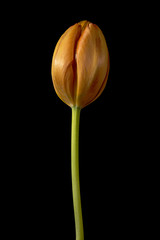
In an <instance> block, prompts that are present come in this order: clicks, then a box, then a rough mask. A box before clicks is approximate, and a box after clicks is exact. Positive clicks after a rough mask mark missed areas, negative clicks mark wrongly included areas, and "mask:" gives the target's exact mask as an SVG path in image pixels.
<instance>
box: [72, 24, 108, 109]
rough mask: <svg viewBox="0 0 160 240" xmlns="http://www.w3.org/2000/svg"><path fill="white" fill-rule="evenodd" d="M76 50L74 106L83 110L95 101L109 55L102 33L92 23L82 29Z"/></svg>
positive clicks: (104, 75)
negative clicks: (75, 94) (75, 93)
mask: <svg viewBox="0 0 160 240" xmlns="http://www.w3.org/2000/svg"><path fill="white" fill-rule="evenodd" d="M76 49H77V50H76V61H77V98H76V105H77V106H80V107H81V108H83V107H84V106H86V105H88V104H89V103H90V102H92V101H94V100H95V99H96V96H98V93H99V92H100V89H101V88H102V86H103V85H104V84H103V83H104V80H105V79H106V73H107V71H108V70H107V69H108V67H109V53H108V48H107V45H106V41H105V38H104V36H103V33H102V32H101V30H100V29H99V28H98V26H96V25H94V24H92V23H89V24H88V25H87V26H86V28H85V29H84V31H83V33H82V35H81V37H80V39H79V41H78V44H77V48H76Z"/></svg>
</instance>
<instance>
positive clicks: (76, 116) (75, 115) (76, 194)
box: [71, 107, 84, 240]
mask: <svg viewBox="0 0 160 240" xmlns="http://www.w3.org/2000/svg"><path fill="white" fill-rule="evenodd" d="M79 120H80V108H78V107H72V132H71V172H72V194H73V207H74V218H75V230H76V240H84V231H83V219H82V207H81V195H80V184H79Z"/></svg>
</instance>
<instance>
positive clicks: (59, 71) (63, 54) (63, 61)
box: [51, 24, 81, 106]
mask: <svg viewBox="0 0 160 240" xmlns="http://www.w3.org/2000/svg"><path fill="white" fill-rule="evenodd" d="M80 33H81V27H80V26H79V25H78V24H75V25H73V26H72V27H70V28H69V29H68V30H67V31H66V32H65V33H64V34H63V35H62V36H61V38H60V39H59V41H58V43H57V45H56V48H55V51H54V54H53V59H52V70H51V71H52V80H53V84H54V88H55V90H56V93H57V95H58V96H59V97H60V98H61V100H62V101H64V102H65V103H66V104H68V105H69V106H72V105H73V101H74V99H73V98H74V94H73V91H74V80H75V72H74V69H73V68H74V64H75V63H74V61H75V47H76V44H77V40H78V38H79V36H80Z"/></svg>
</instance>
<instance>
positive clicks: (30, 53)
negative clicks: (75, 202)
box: [4, 2, 146, 240]
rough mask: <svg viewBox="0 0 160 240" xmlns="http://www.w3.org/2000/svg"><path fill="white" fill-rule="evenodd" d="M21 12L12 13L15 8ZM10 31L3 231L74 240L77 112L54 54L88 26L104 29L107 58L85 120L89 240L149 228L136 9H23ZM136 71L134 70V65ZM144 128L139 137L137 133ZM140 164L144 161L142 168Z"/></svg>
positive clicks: (58, 6) (82, 180)
mask: <svg viewBox="0 0 160 240" xmlns="http://www.w3.org/2000/svg"><path fill="white" fill-rule="evenodd" d="M14 7H15V6H14ZM16 7H17V11H16V12H14V13H12V14H13V15H12V17H11V18H10V22H9V23H8V24H9V25H8V27H9V28H8V29H9V30H8V34H9V37H8V39H9V43H8V48H9V49H10V50H11V52H9V53H8V55H7V56H8V59H9V61H8V65H9V70H10V71H7V72H6V75H7V76H8V79H9V80H8V82H7V84H8V86H9V87H8V90H7V92H6V93H5V96H6V100H7V101H8V108H7V110H6V112H7V116H8V117H7V122H6V124H7V128H6V129H7V130H6V134H5V139H4V142H6V143H7V146H8V147H7V149H5V159H6V160H5V165H6V167H5V168H4V174H5V178H4V182H5V183H7V187H5V194H4V200H5V203H6V207H5V208H4V209H5V211H6V214H5V219H4V223H7V224H8V223H9V224H10V231H7V234H9V233H11V234H12V235H15V236H17V237H20V238H21V239H23V238H24V237H26V236H28V237H29V236H31V235H32V236H33V237H37V238H39V237H42V238H48V239H51V238H53V239H56V238H57V239H64V238H65V239H71V240H72V239H75V232H74V215H73V206H72V189H71V169H70V137H71V136H70V134H71V109H70V108H69V107H68V106H67V105H65V104H64V103H63V102H62V101H61V100H60V99H59V98H58V97H57V95H56V93H55V91H54V88H53V85H52V79H51V61H52V54H53V51H54V48H55V45H56V43H57V41H58V39H59V37H60V36H61V35H62V34H63V32H64V31H65V30H66V29H67V28H68V27H70V26H71V25H73V24H75V23H76V22H79V21H81V20H89V21H91V22H93V23H95V24H97V25H98V26H99V27H100V28H101V30H102V31H103V33H104V35H105V38H106V41H107V45H108V48H109V53H110V73H109V78H108V83H107V86H106V88H105V90H104V92H103V93H102V95H101V96H100V97H99V98H98V99H97V100H96V101H95V102H94V103H92V104H91V105H89V106H87V107H86V108H84V109H83V110H82V111H81V119H80V183H81V197H82V209H83V220H84V232H85V239H88V240H89V239H93V238H95V239H114V238H116V237H117V236H121V237H123V239H128V238H131V237H134V236H136V235H137V233H138V231H139V230H142V229H144V230H145V231H146V229H145V227H144V226H143V220H142V219H143V218H144V215H145V214H146V213H145V211H144V208H145V201H144V198H143V192H144V191H145V188H146V184H144V179H143V177H142V172H143V171H144V168H145V167H144V164H143V160H142V158H141V154H142V152H140V151H139V150H140V148H142V145H141V138H142V137H141V135H142V134H143V130H142V128H141V126H142V122H141V120H140V117H139V114H140V112H141V105H140V106H139V104H140V103H139V102H138V100H139V97H138V95H139V92H138V84H139V83H138V76H137V75H136V73H135V69H136V68H137V66H135V59H136V58H137V46H136V42H137V39H138V33H137V31H136V24H137V23H136V18H135V14H136V16H137V15H138V13H139V12H138V6H137V7H136V8H135V7H134V6H128V7H127V10H126V5H123V4H122V3H121V4H117V3H116V6H115V5H114V4H111V3H109V2H107V3H105V5H104V3H103V5H101V3H99V4H98V5H97V4H96V3H94V2H92V4H89V3H88V4H87V5H86V3H82V2H81V3H78V2H76V3H73V2H71V3H70V4H69V3H66V4H64V3H61V4H49V3H48V5H47V4H45V5H44V3H38V4H37V5H32V4H30V5H29V4H28V5H27V4H26V5H25V4H24V5H22V6H16ZM136 64H137V63H136ZM140 128H141V130H139V129H140ZM140 158H141V160H140Z"/></svg>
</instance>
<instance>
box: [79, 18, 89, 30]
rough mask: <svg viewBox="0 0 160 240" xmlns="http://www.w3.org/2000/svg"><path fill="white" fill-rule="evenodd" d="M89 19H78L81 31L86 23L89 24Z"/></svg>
mask: <svg viewBox="0 0 160 240" xmlns="http://www.w3.org/2000/svg"><path fill="white" fill-rule="evenodd" d="M89 23H90V22H89V21H87V20H83V21H80V22H79V23H78V24H79V25H80V26H81V29H82V31H83V30H84V29H85V27H86V26H87V25H89Z"/></svg>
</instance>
